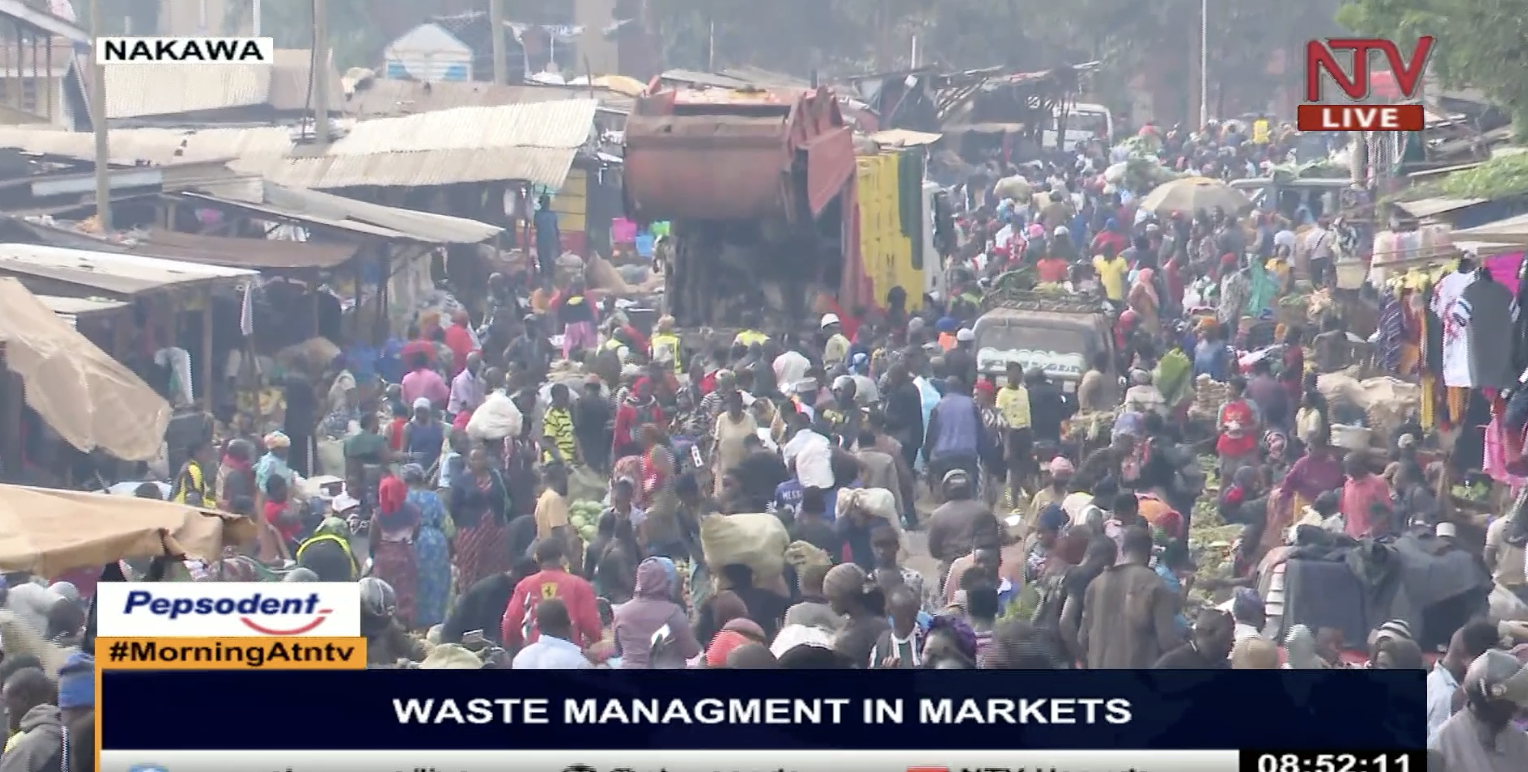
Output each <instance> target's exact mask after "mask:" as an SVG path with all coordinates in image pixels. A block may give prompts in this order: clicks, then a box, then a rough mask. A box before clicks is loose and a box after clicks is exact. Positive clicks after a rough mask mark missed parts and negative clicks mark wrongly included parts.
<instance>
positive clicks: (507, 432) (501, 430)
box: [467, 391, 525, 442]
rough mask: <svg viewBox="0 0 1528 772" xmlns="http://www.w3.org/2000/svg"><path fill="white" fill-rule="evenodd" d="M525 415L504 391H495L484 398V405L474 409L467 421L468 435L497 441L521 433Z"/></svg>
mask: <svg viewBox="0 0 1528 772" xmlns="http://www.w3.org/2000/svg"><path fill="white" fill-rule="evenodd" d="M524 423H525V417H524V416H522V415H521V414H520V408H518V407H515V402H514V400H512V399H510V398H509V395H507V394H505V393H504V392H502V391H495V392H494V393H492V394H489V395H488V399H485V400H483V405H482V407H479V408H478V409H477V410H474V411H472V418H471V419H470V420H468V421H467V436H468V437H471V438H472V439H474V440H479V441H482V442H496V441H499V440H502V439H504V438H505V437H511V436H514V435H516V434H519V433H520V430H521V427H522V426H523V425H524Z"/></svg>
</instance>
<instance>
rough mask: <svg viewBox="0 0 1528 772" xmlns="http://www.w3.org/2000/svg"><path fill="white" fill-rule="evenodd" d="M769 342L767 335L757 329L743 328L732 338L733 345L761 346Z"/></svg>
mask: <svg viewBox="0 0 1528 772" xmlns="http://www.w3.org/2000/svg"><path fill="white" fill-rule="evenodd" d="M768 342H769V336H768V335H765V334H764V333H762V332H759V331H758V330H743V331H742V332H740V333H738V334H737V337H736V338H733V339H732V345H734V346H762V345H764V344H765V343H768Z"/></svg>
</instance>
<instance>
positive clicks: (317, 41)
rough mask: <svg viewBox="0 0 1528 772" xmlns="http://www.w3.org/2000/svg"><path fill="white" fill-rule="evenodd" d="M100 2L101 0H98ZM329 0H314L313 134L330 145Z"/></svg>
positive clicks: (323, 142) (320, 141) (324, 143)
mask: <svg viewBox="0 0 1528 772" xmlns="http://www.w3.org/2000/svg"><path fill="white" fill-rule="evenodd" d="M96 2H100V0H96ZM329 66H330V65H329V0H313V72H312V74H311V75H310V76H309V77H311V78H312V79H313V134H314V136H316V137H317V141H318V146H319V147H321V148H322V147H327V146H328V145H329Z"/></svg>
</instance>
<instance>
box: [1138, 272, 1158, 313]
mask: <svg viewBox="0 0 1528 772" xmlns="http://www.w3.org/2000/svg"><path fill="white" fill-rule="evenodd" d="M1156 276H1157V272H1156V270H1155V269H1152V268H1142V269H1141V271H1140V273H1138V274H1136V277H1135V286H1133V287H1131V290H1132V291H1133V290H1136V289H1140V290H1142V291H1144V292H1145V293H1146V295H1147V297H1149V298H1151V302H1152V304H1153V305H1155V304H1158V303H1160V302H1161V301H1160V300H1158V299H1157V287H1156V284H1154V283H1153V282H1154V280H1155V279H1156Z"/></svg>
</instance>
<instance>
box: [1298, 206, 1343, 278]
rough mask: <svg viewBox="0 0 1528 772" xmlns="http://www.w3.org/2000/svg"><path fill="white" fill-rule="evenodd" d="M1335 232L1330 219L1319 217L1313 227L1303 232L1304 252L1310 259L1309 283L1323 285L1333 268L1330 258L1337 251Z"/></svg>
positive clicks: (1332, 257) (1333, 256)
mask: <svg viewBox="0 0 1528 772" xmlns="http://www.w3.org/2000/svg"><path fill="white" fill-rule="evenodd" d="M1336 248H1337V234H1336V233H1333V232H1332V231H1331V220H1329V219H1327V218H1326V217H1321V218H1319V219H1317V220H1316V225H1315V227H1313V228H1311V229H1310V232H1309V233H1306V234H1305V254H1306V255H1308V256H1309V259H1310V276H1311V283H1312V284H1314V285H1315V286H1317V287H1320V286H1323V285H1324V282H1325V279H1326V277H1327V276H1328V275H1330V274H1331V272H1332V271H1333V270H1335V269H1333V268H1332V260H1333V259H1334V258H1335V257H1336V255H1337V252H1336Z"/></svg>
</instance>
